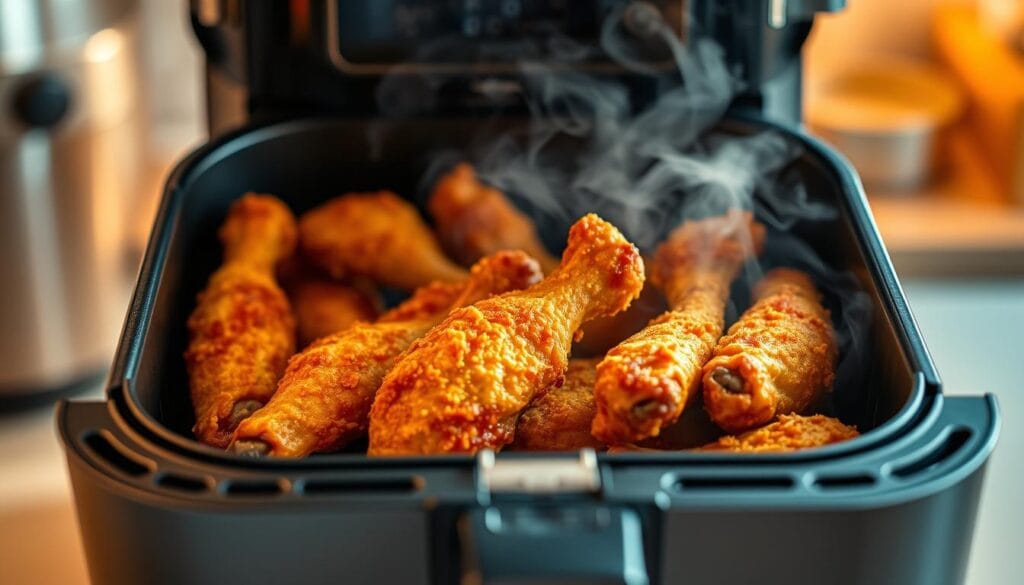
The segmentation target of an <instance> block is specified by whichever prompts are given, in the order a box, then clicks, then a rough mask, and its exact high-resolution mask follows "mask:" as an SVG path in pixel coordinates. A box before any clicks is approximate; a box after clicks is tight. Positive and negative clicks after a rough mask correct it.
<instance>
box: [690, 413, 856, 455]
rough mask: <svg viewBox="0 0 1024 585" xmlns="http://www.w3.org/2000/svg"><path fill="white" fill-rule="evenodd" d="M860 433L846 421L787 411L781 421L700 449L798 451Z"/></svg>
mask: <svg viewBox="0 0 1024 585" xmlns="http://www.w3.org/2000/svg"><path fill="white" fill-rule="evenodd" d="M859 435H860V433H858V432H857V428H856V427H852V426H849V425H845V424H843V423H842V422H840V421H839V420H837V419H834V418H832V417H829V416H824V415H821V414H815V415H813V416H801V415H796V414H783V415H779V419H778V420H777V421H775V422H773V423H771V424H769V425H767V426H763V427H761V428H759V429H754V430H752V431H748V432H746V433H743V434H742V435H738V436H731V435H730V436H726V437H722V438H721V439H719V440H717V441H715V442H714V443H711V444H708V445H704V446H703V447H701V448H699V449H698V451H732V452H737V453H764V452H771V451H796V450H799V449H810V448H812V447H824V446H825V445H831V444H832V443H839V442H841V441H848V440H850V439H853V438H854V437H857V436H859Z"/></svg>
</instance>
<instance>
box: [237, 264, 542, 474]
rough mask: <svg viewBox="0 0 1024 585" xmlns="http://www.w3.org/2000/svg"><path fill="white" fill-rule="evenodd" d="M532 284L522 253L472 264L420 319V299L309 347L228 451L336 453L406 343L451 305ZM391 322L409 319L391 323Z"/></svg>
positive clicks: (356, 429) (533, 269)
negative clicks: (450, 295)
mask: <svg viewBox="0 0 1024 585" xmlns="http://www.w3.org/2000/svg"><path fill="white" fill-rule="evenodd" d="M540 278H541V272H540V267H539V266H538V265H537V263H536V261H534V260H533V259H532V258H530V257H529V256H527V255H526V254H524V253H523V252H519V251H516V252H499V253H497V254H494V255H492V256H488V257H486V258H484V259H483V260H481V261H480V262H478V263H477V264H476V265H475V266H474V267H473V269H472V271H471V273H470V277H469V279H468V280H467V281H465V282H463V283H462V284H461V286H459V288H460V290H459V295H458V297H457V298H455V299H453V300H452V301H451V302H450V303H449V304H448V305H446V306H445V307H443V308H437V309H436V310H434V311H433V312H432V313H427V312H425V311H424V303H423V298H424V295H414V296H413V297H412V298H411V299H410V300H409V301H407V306H405V307H399V308H398V309H397V310H396V311H395V313H393V315H392V318H391V319H390V320H388V321H384V322H380V321H378V322H377V323H373V324H371V323H358V324H356V325H354V326H352V327H351V328H349V329H347V330H345V331H342V332H340V333H336V334H334V335H331V336H328V337H326V338H323V339H320V340H318V341H316V342H315V343H313V344H312V345H311V346H309V347H308V348H306V349H305V350H304V351H302V352H301V353H300V354H298V355H296V356H295V357H293V358H292V359H291V360H290V361H289V362H288V369H287V371H286V372H285V375H284V378H282V379H281V383H280V385H279V386H278V389H277V393H276V394H275V395H274V397H273V398H272V399H271V401H270V403H269V404H267V406H265V407H264V408H262V409H260V410H259V411H257V412H256V413H255V414H253V415H252V416H251V417H250V418H248V419H246V420H245V421H243V422H242V424H241V425H239V427H238V429H237V431H236V432H235V440H234V442H233V443H232V449H233V450H234V451H236V452H239V453H243V454H248V455H263V454H267V453H269V454H271V455H276V456H281V457H303V456H305V455H309V454H310V453H315V452H326V451H334V450H337V449H340V448H341V447H343V446H345V445H346V444H347V443H349V442H351V441H352V440H354V439H357V438H360V437H363V436H365V434H366V429H367V419H368V417H369V413H370V405H371V404H372V403H373V397H374V394H375V393H376V392H377V388H378V387H379V386H380V383H381V380H382V379H383V378H384V375H385V374H386V373H387V372H388V370H389V369H390V368H391V365H392V364H393V363H394V361H395V358H397V357H398V355H399V354H400V353H401V352H402V351H404V350H405V349H406V348H407V347H408V346H409V344H411V343H412V342H413V340H415V339H416V338H418V337H420V336H421V335H423V334H424V333H425V332H426V331H427V330H429V329H430V328H431V327H432V326H434V325H435V324H437V322H438V321H440V320H441V319H442V318H443V317H444V315H445V314H447V312H448V309H449V308H450V307H451V306H453V305H454V306H456V307H458V306H463V305H466V304H469V303H473V302H475V301H478V300H480V299H484V298H487V297H488V296H490V295H492V294H498V293H502V292H505V291H509V290H516V289H520V288H524V287H527V286H530V285H531V284H534V283H536V282H538V281H540ZM449 286H450V285H449ZM427 296H429V295H427ZM413 305H415V306H413ZM394 314H405V315H410V316H411V317H412V319H410V320H395V319H394V318H393V316H394Z"/></svg>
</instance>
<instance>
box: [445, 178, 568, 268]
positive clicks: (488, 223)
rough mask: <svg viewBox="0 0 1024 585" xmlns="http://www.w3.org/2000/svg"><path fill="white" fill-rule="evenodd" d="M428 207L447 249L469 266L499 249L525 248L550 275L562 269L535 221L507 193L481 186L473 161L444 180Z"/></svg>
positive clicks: (523, 249)
mask: <svg viewBox="0 0 1024 585" xmlns="http://www.w3.org/2000/svg"><path fill="white" fill-rule="evenodd" d="M428 207H429V209H430V214H431V215H432V216H433V217H434V222H435V223H436V224H437V233H438V236H440V239H441V242H442V243H443V244H444V246H445V249H446V250H447V251H448V253H449V254H451V255H452V257H453V258H455V259H456V260H458V261H459V262H461V263H463V264H472V263H473V262H475V261H476V260H477V259H478V258H481V257H483V256H486V255H487V254H493V253H495V252H497V251H498V250H522V251H524V252H526V253H527V254H529V255H530V256H533V257H534V258H536V259H537V261H538V262H540V266H541V268H543V269H544V273H545V274H548V273H550V272H551V271H552V270H554V269H555V268H557V267H558V259H557V258H554V257H553V256H551V254H550V253H549V252H548V251H547V248H545V247H544V244H542V243H541V241H540V238H539V237H538V236H537V230H536V228H534V226H533V222H532V221H530V218H528V217H527V216H526V215H525V214H523V212H521V211H519V210H518V209H516V208H515V206H514V205H512V203H511V202H510V201H509V200H508V199H507V198H506V197H505V195H504V194H503V193H502V192H501V191H499V190H497V189H495V188H493V187H491V186H489V185H485V184H483V183H481V182H480V181H479V180H478V179H477V177H476V173H475V171H474V170H473V167H472V166H471V165H470V164H468V163H460V164H458V165H455V168H453V169H452V170H451V171H449V172H448V173H447V174H445V175H444V176H443V177H441V178H440V180H438V182H437V185H435V186H434V191H433V193H431V195H430V201H429V203H428Z"/></svg>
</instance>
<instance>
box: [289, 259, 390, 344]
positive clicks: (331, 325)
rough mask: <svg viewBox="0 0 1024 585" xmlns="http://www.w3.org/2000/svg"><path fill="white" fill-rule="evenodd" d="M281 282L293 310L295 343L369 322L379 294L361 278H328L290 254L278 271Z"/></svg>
mask: <svg viewBox="0 0 1024 585" xmlns="http://www.w3.org/2000/svg"><path fill="white" fill-rule="evenodd" d="M281 284H282V286H283V288H284V290H285V292H287V293H288V301H289V302H290V303H291V306H292V311H293V312H294V313H295V321H296V335H297V338H298V346H299V347H306V346H307V345H309V344H310V343H312V342H313V341H314V340H317V339H320V338H321V337H325V336H327V335H330V334H331V333H337V332H338V331H342V330H344V329H347V328H349V327H350V326H352V325H354V324H355V323H356V322H357V321H373V320H375V319H376V318H377V315H378V313H379V312H380V306H381V300H380V295H379V294H378V292H377V290H376V289H375V287H374V286H373V284H372V283H370V282H367V281H366V280H364V279H360V280H352V281H350V282H342V281H338V280H335V279H333V278H330V277H328V276H327V275H325V274H323V273H321V272H320V271H319V270H316V269H314V268H313V267H312V266H309V265H308V264H307V263H306V262H305V261H304V260H302V259H301V257H299V256H294V257H293V258H292V260H291V262H289V263H288V265H287V267H286V268H285V269H283V270H282V271H281Z"/></svg>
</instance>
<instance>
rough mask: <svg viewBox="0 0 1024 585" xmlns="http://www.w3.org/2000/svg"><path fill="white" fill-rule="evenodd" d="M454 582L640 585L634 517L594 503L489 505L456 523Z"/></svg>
mask: <svg viewBox="0 0 1024 585" xmlns="http://www.w3.org/2000/svg"><path fill="white" fill-rule="evenodd" d="M459 534H460V544H461V548H462V580H461V585H471V584H473V585H476V584H479V585H506V584H512V583H516V584H523V585H526V584H531V585H562V584H570V583H596V584H606V585H647V583H648V582H649V580H648V577H647V567H646V564H645V561H644V548H643V538H642V527H641V521H640V516H639V515H638V514H637V513H636V511H635V510H631V509H628V508H616V507H610V506H604V505H597V504H586V505H580V506H566V505H557V504H554V505H551V506H538V505H536V504H506V505H492V506H488V507H484V508H476V509H472V510H469V511H467V512H466V513H465V514H464V515H463V517H462V518H461V521H460V524H459Z"/></svg>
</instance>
